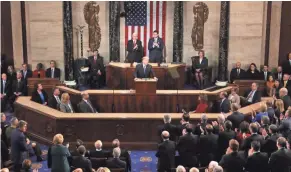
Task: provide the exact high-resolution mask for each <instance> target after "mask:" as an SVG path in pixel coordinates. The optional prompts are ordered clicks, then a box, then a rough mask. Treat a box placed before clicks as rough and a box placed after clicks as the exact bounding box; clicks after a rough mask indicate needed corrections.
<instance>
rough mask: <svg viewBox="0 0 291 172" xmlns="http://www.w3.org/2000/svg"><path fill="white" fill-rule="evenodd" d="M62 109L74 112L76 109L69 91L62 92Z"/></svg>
mask: <svg viewBox="0 0 291 172" xmlns="http://www.w3.org/2000/svg"><path fill="white" fill-rule="evenodd" d="M60 111H61V112H64V113H74V109H73V106H72V104H71V101H70V95H69V94H68V93H63V94H62V99H61V104H60Z"/></svg>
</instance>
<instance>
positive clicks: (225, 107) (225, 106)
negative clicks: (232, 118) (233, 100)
mask: <svg viewBox="0 0 291 172" xmlns="http://www.w3.org/2000/svg"><path fill="white" fill-rule="evenodd" d="M219 109H220V112H223V113H228V112H230V101H229V100H228V99H227V98H225V99H224V100H223V102H221V103H220V108H219Z"/></svg>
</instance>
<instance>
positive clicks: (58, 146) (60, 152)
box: [51, 134, 71, 172]
mask: <svg viewBox="0 0 291 172" xmlns="http://www.w3.org/2000/svg"><path fill="white" fill-rule="evenodd" d="M53 142H54V145H53V146H52V147H51V157H52V162H51V171H52V172H60V171H62V172H70V165H69V162H68V157H69V156H71V154H70V152H69V150H68V148H67V147H66V146H64V145H63V142H64V137H63V135H62V134H56V135H55V136H54V138H53Z"/></svg>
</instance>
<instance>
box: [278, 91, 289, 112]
mask: <svg viewBox="0 0 291 172" xmlns="http://www.w3.org/2000/svg"><path fill="white" fill-rule="evenodd" d="M279 95H280V98H281V100H283V104H284V109H285V110H287V109H288V107H289V106H291V98H290V96H288V90H287V89H286V88H281V89H280V91H279Z"/></svg>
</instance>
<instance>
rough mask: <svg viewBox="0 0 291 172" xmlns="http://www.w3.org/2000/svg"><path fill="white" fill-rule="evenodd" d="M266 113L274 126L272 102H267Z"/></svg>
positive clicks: (274, 116) (274, 117)
mask: <svg viewBox="0 0 291 172" xmlns="http://www.w3.org/2000/svg"><path fill="white" fill-rule="evenodd" d="M266 105H267V113H268V116H269V118H270V122H271V123H272V124H276V115H275V109H274V108H273V101H267V102H266Z"/></svg>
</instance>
